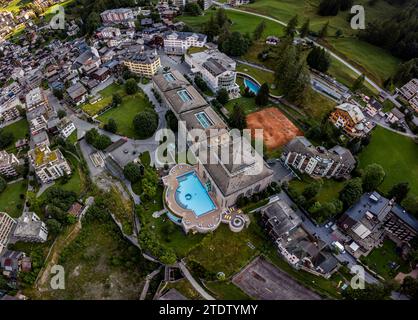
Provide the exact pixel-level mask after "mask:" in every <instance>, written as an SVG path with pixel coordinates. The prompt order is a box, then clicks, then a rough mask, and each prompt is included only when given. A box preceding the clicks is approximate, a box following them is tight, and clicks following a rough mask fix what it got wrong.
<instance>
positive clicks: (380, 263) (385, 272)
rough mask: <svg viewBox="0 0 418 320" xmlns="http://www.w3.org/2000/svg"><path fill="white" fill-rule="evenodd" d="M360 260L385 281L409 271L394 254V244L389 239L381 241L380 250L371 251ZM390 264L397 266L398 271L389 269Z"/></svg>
mask: <svg viewBox="0 0 418 320" xmlns="http://www.w3.org/2000/svg"><path fill="white" fill-rule="evenodd" d="M360 260H361V261H362V262H363V263H365V264H366V265H368V266H369V267H370V268H371V269H373V270H374V271H376V272H377V273H378V274H380V275H381V276H382V277H383V278H385V279H392V278H394V277H395V276H396V275H397V273H398V272H405V273H408V272H409V271H410V270H409V267H408V265H407V263H406V262H405V261H404V260H402V259H401V257H400V256H399V255H398V254H397V253H396V244H395V243H394V242H393V241H391V240H389V239H385V240H384V241H383V246H382V247H381V248H376V249H373V251H372V252H370V254H369V255H368V256H367V257H361V258H360ZM391 262H395V263H396V264H397V265H399V269H396V271H395V270H393V269H392V268H391V267H390V263H391Z"/></svg>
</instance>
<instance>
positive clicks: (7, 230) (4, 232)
mask: <svg viewBox="0 0 418 320" xmlns="http://www.w3.org/2000/svg"><path fill="white" fill-rule="evenodd" d="M15 225H16V221H15V220H14V219H13V218H12V217H10V216H9V215H8V214H7V213H6V212H0V254H1V252H2V251H3V249H4V248H6V246H7V243H8V242H9V239H10V236H11V235H12V232H13V228H14V226H15Z"/></svg>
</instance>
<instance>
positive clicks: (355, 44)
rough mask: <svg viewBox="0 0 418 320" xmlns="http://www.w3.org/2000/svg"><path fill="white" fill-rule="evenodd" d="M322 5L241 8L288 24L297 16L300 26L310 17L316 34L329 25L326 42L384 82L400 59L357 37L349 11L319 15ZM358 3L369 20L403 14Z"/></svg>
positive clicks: (265, 2)
mask: <svg viewBox="0 0 418 320" xmlns="http://www.w3.org/2000/svg"><path fill="white" fill-rule="evenodd" d="M319 3H320V0H310V1H305V0H258V1H255V2H254V3H251V4H248V5H245V6H242V7H240V9H242V10H246V11H251V12H256V13H261V14H263V15H266V16H270V17H273V18H276V19H278V20H281V21H283V22H285V23H287V22H288V21H289V20H290V19H291V18H292V17H293V16H295V15H296V14H297V15H298V16H299V26H300V25H301V24H302V23H303V22H304V20H305V19H306V18H309V19H310V27H311V30H313V31H319V30H320V29H321V28H322V26H323V25H324V24H325V23H326V22H329V28H328V35H329V37H327V38H326V40H327V42H328V43H329V44H330V45H331V46H332V47H333V48H334V50H335V51H336V52H337V53H339V54H342V55H344V56H346V57H347V58H348V59H349V60H352V61H353V62H355V63H357V64H358V65H359V66H360V67H362V68H363V69H364V70H367V71H368V73H369V75H370V76H371V77H373V78H374V79H375V80H376V81H378V82H383V80H385V79H386V78H388V76H390V75H391V74H392V73H393V71H394V68H395V67H396V65H397V64H398V62H399V60H398V59H396V58H394V57H393V56H392V55H391V54H390V53H388V52H386V51H384V50H382V49H380V48H378V47H376V46H373V45H369V44H368V43H365V42H362V41H360V40H359V39H357V38H356V37H355V36H356V33H357V31H356V30H353V29H351V27H350V24H349V20H348V19H347V17H348V15H349V12H348V11H346V12H340V14H338V15H337V16H335V17H322V16H319V15H318V14H317V11H318V5H319ZM356 4H361V5H363V6H364V7H365V11H366V15H367V19H368V20H369V21H370V20H374V19H379V20H383V19H387V18H390V17H391V16H393V15H394V14H396V13H397V12H399V8H400V7H397V6H392V5H390V4H388V2H387V1H378V2H377V3H376V4H375V5H374V6H369V5H368V0H358V1H357V2H356ZM230 13H231V12H228V13H227V14H228V15H229V14H230ZM366 22H367V21H366ZM279 28H281V26H279ZM337 30H341V31H342V32H343V37H342V38H340V39H336V38H335V36H334V35H335V32H336V31H337ZM371 57H372V58H371ZM344 72H347V71H344ZM337 75H338V74H337Z"/></svg>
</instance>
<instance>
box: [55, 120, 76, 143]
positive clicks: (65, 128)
mask: <svg viewBox="0 0 418 320" xmlns="http://www.w3.org/2000/svg"><path fill="white" fill-rule="evenodd" d="M57 128H58V131H59V133H60V135H61V137H62V138H63V139H67V138H68V137H69V136H70V135H71V134H72V133H73V132H74V131H75V129H76V128H75V125H74V123H73V122H72V121H71V120H70V119H68V118H67V117H64V118H62V119H61V121H60V122H59V123H58V126H57Z"/></svg>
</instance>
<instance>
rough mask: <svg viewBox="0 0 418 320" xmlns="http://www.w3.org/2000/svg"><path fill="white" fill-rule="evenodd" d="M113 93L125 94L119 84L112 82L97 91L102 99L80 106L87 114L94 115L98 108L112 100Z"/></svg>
mask: <svg viewBox="0 0 418 320" xmlns="http://www.w3.org/2000/svg"><path fill="white" fill-rule="evenodd" d="M115 93H118V94H120V95H121V97H123V96H125V95H126V93H125V90H124V88H123V87H122V86H121V85H118V84H116V83H113V84H111V85H110V86H108V87H106V88H105V89H103V90H102V91H100V92H99V94H100V95H101V96H102V100H100V101H98V102H96V103H94V104H91V103H87V104H84V105H83V106H82V107H81V108H82V109H83V110H84V111H85V112H87V113H88V114H89V115H91V116H94V115H95V114H97V113H98V112H99V111H100V110H102V109H104V108H105V107H106V106H108V105H109V104H110V103H111V102H112V96H113V94H115Z"/></svg>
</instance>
